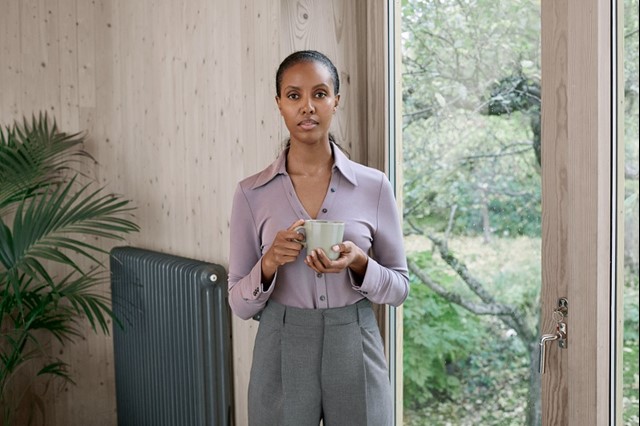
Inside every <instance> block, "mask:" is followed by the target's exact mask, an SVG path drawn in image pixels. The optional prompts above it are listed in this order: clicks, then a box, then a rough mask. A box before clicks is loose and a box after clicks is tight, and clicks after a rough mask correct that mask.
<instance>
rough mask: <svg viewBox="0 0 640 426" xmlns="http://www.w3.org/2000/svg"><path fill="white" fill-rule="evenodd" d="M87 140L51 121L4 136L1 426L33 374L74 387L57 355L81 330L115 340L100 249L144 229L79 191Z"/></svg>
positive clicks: (117, 206)
mask: <svg viewBox="0 0 640 426" xmlns="http://www.w3.org/2000/svg"><path fill="white" fill-rule="evenodd" d="M83 138H84V136H83V135H80V134H72V135H68V134H66V133H64V132H61V131H59V130H58V128H57V126H56V124H55V122H53V123H52V122H50V120H49V119H48V117H47V116H46V115H40V116H39V117H38V118H36V117H34V118H32V120H31V121H30V122H29V121H27V120H26V119H24V121H23V122H22V123H15V124H14V125H13V126H10V127H7V128H5V129H0V415H1V416H2V418H0V423H2V424H11V417H12V416H13V415H14V414H15V410H16V409H17V407H18V406H19V405H20V403H21V402H22V401H21V399H22V397H23V396H24V395H25V392H26V391H25V390H24V389H23V388H24V383H23V382H24V378H20V379H19V380H18V379H16V377H17V376H16V375H17V374H18V373H19V372H20V370H21V369H23V368H25V367H26V366H27V365H39V367H38V368H37V370H36V373H35V376H34V377H31V378H29V379H28V383H27V385H26V386H27V388H29V387H32V386H33V385H34V383H35V381H36V379H37V377H39V376H48V377H59V378H62V379H63V380H67V381H71V377H70V376H69V374H68V371H67V364H66V363H65V362H63V361H62V360H60V359H58V358H56V357H55V356H54V355H52V354H51V353H50V351H49V350H48V347H47V342H48V340H49V338H50V337H53V338H55V339H56V340H57V341H59V342H60V343H61V344H63V345H64V344H66V343H69V342H71V341H72V340H73V338H74V337H78V336H80V335H81V330H80V326H81V322H82V321H83V319H86V320H88V321H89V323H90V325H91V327H92V329H93V330H94V331H98V330H100V331H102V332H104V333H108V332H109V319H110V318H111V317H112V312H111V310H110V308H109V298H108V297H107V296H106V295H104V294H101V293H100V292H99V291H97V288H98V287H99V286H101V285H102V284H104V283H105V282H107V280H108V275H107V270H106V267H105V265H103V264H102V263H101V262H100V261H99V260H98V257H97V255H98V254H100V253H102V254H106V253H108V252H107V251H106V250H104V249H103V248H101V247H100V246H99V245H98V241H99V239H106V240H121V239H122V235H123V234H127V233H130V232H135V231H137V230H138V227H137V225H135V224H134V223H133V222H131V221H130V220H129V219H126V218H123V215H125V214H128V213H129V212H130V211H131V210H132V208H131V207H129V201H127V200H122V199H121V198H120V197H119V196H117V195H114V194H106V193H104V191H103V189H101V188H100V189H91V184H86V185H83V186H80V185H79V184H78V183H77V182H78V180H79V179H80V178H81V176H80V174H79V173H78V172H77V171H75V169H74V168H73V164H74V162H75V161H76V160H79V159H82V158H83V157H87V154H86V153H85V152H84V151H82V150H81V149H80V147H81V144H82V142H83Z"/></svg>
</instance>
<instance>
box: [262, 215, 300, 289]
mask: <svg viewBox="0 0 640 426" xmlns="http://www.w3.org/2000/svg"><path fill="white" fill-rule="evenodd" d="M303 224H304V220H303V219H298V220H297V221H295V222H294V223H293V224H292V225H291V226H290V227H289V228H287V229H283V230H282V231H278V233H277V234H276V236H275V238H274V239H273V243H271V246H270V247H269V250H267V252H266V253H265V254H264V256H262V280H263V281H262V282H263V283H265V284H266V283H268V282H270V281H271V280H272V279H273V277H274V275H275V274H276V271H277V270H278V268H279V267H280V266H282V265H285V264H287V263H291V262H294V261H295V260H296V258H297V257H298V255H299V254H300V250H302V241H304V235H302V234H300V233H298V232H296V231H295V229H296V228H297V227H298V226H302V225H303Z"/></svg>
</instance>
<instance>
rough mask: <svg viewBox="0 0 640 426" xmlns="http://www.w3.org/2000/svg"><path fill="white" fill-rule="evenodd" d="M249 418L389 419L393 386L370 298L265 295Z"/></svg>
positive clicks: (256, 421) (260, 423)
mask: <svg viewBox="0 0 640 426" xmlns="http://www.w3.org/2000/svg"><path fill="white" fill-rule="evenodd" d="M248 406H249V425H250V426H307V425H308V426H312V425H313V426H318V424H319V423H320V420H321V419H322V421H323V425H324V426H358V425H367V426H390V425H392V424H393V407H392V402H391V387H390V384H389V375H388V369H387V363H386V359H385V357H384V350H383V346H382V339H381V337H380V331H379V329H378V325H377V323H376V320H375V317H374V314H373V311H372V309H371V304H370V302H369V301H368V300H366V299H363V300H361V301H359V302H358V303H356V304H354V305H351V306H346V307H344V308H330V309H299V308H291V307H287V306H283V305H280V304H278V303H275V302H273V301H270V302H269V303H268V304H267V306H266V308H265V309H264V311H263V312H262V315H261V318H260V326H259V328H258V334H257V336H256V342H255V348H254V351H253V364H252V366H251V377H250V380H249V401H248Z"/></svg>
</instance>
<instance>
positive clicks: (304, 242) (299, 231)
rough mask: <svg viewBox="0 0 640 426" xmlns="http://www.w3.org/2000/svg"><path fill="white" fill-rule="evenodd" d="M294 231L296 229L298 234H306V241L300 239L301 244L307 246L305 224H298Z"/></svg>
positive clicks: (305, 236) (305, 235)
mask: <svg viewBox="0 0 640 426" xmlns="http://www.w3.org/2000/svg"><path fill="white" fill-rule="evenodd" d="M294 231H296V232H297V233H298V234H302V235H304V238H305V241H298V242H299V243H300V244H302V247H306V246H307V241H306V238H307V231H306V230H305V229H304V226H296V228H295V229H294Z"/></svg>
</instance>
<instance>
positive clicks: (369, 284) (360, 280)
mask: <svg viewBox="0 0 640 426" xmlns="http://www.w3.org/2000/svg"><path fill="white" fill-rule="evenodd" d="M349 280H351V288H352V289H354V290H355V291H357V292H358V293H360V294H361V295H363V296H364V297H368V296H369V293H371V292H372V291H375V289H376V286H375V285H374V283H377V282H379V281H380V264H379V263H378V262H376V261H375V260H373V259H372V258H371V257H369V260H368V262H367V270H366V271H365V272H364V276H363V277H360V276H357V277H356V275H355V273H354V272H353V271H352V270H351V269H349Z"/></svg>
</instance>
